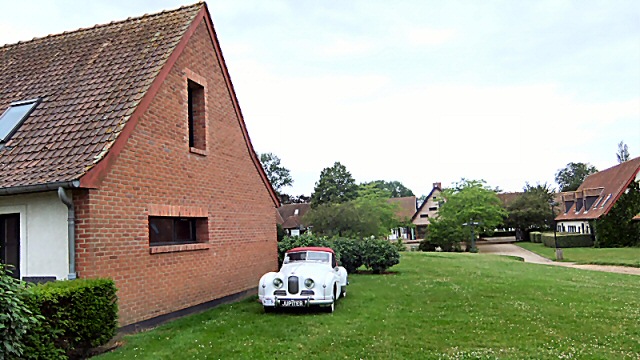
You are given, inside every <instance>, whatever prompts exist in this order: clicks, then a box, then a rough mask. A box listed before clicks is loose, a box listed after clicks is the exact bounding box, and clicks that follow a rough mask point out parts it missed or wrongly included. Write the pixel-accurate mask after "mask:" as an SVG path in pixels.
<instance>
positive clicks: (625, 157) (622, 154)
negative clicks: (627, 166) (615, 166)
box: [616, 141, 629, 164]
mask: <svg viewBox="0 0 640 360" xmlns="http://www.w3.org/2000/svg"><path fill="white" fill-rule="evenodd" d="M616 157H617V158H618V163H620V164H622V163H623V162H625V161H629V147H627V144H625V143H624V141H620V143H619V144H618V152H617V153H616Z"/></svg>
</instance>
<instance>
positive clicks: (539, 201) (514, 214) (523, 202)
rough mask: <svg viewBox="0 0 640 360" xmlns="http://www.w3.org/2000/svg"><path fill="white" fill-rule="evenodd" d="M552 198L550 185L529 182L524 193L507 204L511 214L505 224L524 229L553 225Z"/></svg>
mask: <svg viewBox="0 0 640 360" xmlns="http://www.w3.org/2000/svg"><path fill="white" fill-rule="evenodd" d="M552 200H553V192H552V190H551V186H550V185H548V184H547V183H544V184H542V185H540V184H537V185H536V186H532V185H529V183H527V184H526V185H525V187H524V193H523V194H522V195H521V196H519V197H518V198H517V199H515V200H514V201H513V202H512V203H511V204H509V205H508V206H507V211H508V213H509V216H508V217H507V219H506V220H505V225H507V226H508V227H512V228H517V229H522V230H528V229H532V228H545V227H549V226H551V223H552V221H553V214H552V212H551V207H550V205H549V203H550V202H551V201H552Z"/></svg>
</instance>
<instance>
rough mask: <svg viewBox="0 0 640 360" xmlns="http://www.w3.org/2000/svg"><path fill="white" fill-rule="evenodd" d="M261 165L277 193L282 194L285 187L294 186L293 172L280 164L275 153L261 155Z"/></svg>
mask: <svg viewBox="0 0 640 360" xmlns="http://www.w3.org/2000/svg"><path fill="white" fill-rule="evenodd" d="M260 163H261V164H262V168H263V169H264V172H265V173H266V174H267V178H268V179H269V182H270V183H271V186H273V189H274V190H275V191H276V192H277V193H280V191H281V189H282V188H283V187H285V186H290V185H291V184H293V179H292V178H291V172H290V171H289V169H287V168H286V167H284V166H282V165H281V164H280V158H279V157H277V156H276V155H274V154H273V153H264V154H260Z"/></svg>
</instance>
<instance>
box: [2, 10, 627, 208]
mask: <svg viewBox="0 0 640 360" xmlns="http://www.w3.org/2000/svg"><path fill="white" fill-rule="evenodd" d="M191 3H192V2H190V1H178V0H175V1H174V0H153V1H133V0H127V1H123V0H103V1H97V0H92V1H77V0H60V1H52V0H46V1H45V0H40V1H36V0H21V1H13V0H12V1H9V0H0V44H5V43H14V42H17V41H21V40H29V39H32V38H33V37H42V36H46V35H48V34H52V33H59V32H63V31H70V30H75V29H77V28H80V27H88V26H93V25H94V24H99V23H107V22H110V21H113V20H122V19H125V18H127V17H136V16H140V15H143V14H145V13H152V12H157V11H161V10H166V9H174V8H177V7H179V6H181V5H188V4H191ZM208 6H209V11H210V12H211V15H212V18H213V22H214V27H215V29H216V32H217V34H218V38H219V40H220V43H221V46H222V51H223V53H224V56H225V60H226V62H227V66H228V67H229V71H230V73H231V78H232V81H233V83H234V86H235V89H236V92H237V95H238V98H239V101H240V106H241V108H242V111H243V113H244V117H245V121H246V123H247V127H248V129H249V135H250V136H251V139H252V142H253V144H254V147H255V149H256V151H258V152H273V153H275V154H276V155H278V156H279V157H280V158H281V159H282V164H283V165H284V166H285V167H287V168H289V169H290V170H291V173H292V176H293V179H294V184H293V187H292V188H286V189H284V191H285V192H288V193H291V194H295V195H298V194H301V193H304V194H307V195H308V194H310V193H311V192H312V191H313V187H314V183H315V182H316V181H317V180H318V178H319V175H320V171H321V170H322V169H323V168H324V167H328V166H331V165H332V164H333V163H334V162H335V161H340V162H341V163H342V164H344V165H345V166H346V167H347V169H348V170H349V171H351V173H352V174H353V176H354V178H355V179H356V181H357V182H364V181H370V180H376V179H383V180H399V181H401V182H402V183H403V184H405V185H406V186H407V187H409V188H410V189H412V190H413V191H414V193H415V194H416V195H421V194H427V193H428V192H429V191H430V190H431V186H432V183H433V182H437V181H440V182H442V183H443V185H445V186H447V185H449V184H451V183H452V182H456V181H459V180H460V178H463V177H464V178H469V179H484V180H486V181H487V182H488V184H489V185H490V186H492V187H496V186H497V187H500V188H501V189H503V190H506V191H518V190H521V188H522V187H523V186H524V184H525V182H530V183H533V184H535V183H536V182H541V183H544V182H548V183H553V182H554V180H553V179H554V174H555V172H556V171H557V170H558V169H560V168H562V167H564V166H565V165H566V164H567V163H568V162H571V161H573V162H588V163H590V164H592V165H595V166H596V167H597V168H598V169H600V170H603V169H605V168H608V167H610V166H613V165H615V164H617V162H616V156H615V154H616V150H617V144H618V142H620V141H624V142H625V143H626V144H627V145H628V146H629V152H630V153H631V157H637V156H639V155H640V1H637V0H631V1H617V0H607V1H593V0H578V1H562V0H551V1H476V0H468V1H425V0H417V1H371V0H365V1H345V0H335V1H327V0H325V1H300V0H296V1H294V0H291V1H262V0H261V1H257V0H256V1H236V0H218V1H209V2H208ZM554 186H555V184H554Z"/></svg>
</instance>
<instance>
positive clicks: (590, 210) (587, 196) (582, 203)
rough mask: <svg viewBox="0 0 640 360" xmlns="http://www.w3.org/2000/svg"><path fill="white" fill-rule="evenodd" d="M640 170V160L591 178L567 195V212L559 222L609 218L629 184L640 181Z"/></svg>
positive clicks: (627, 162) (563, 207) (612, 168)
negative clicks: (608, 215) (607, 216)
mask: <svg viewBox="0 0 640 360" xmlns="http://www.w3.org/2000/svg"><path fill="white" fill-rule="evenodd" d="M639 170H640V157H637V158H635V159H631V160H629V161H626V162H623V163H622V164H618V165H616V166H614V167H611V168H608V169H606V170H602V171H600V172H597V173H595V174H592V175H589V176H588V177H587V178H586V179H585V180H584V182H583V183H582V185H580V187H579V188H578V190H576V191H575V192H565V193H563V202H562V203H561V204H560V206H561V207H562V210H563V212H561V213H560V215H558V216H557V217H556V220H557V221H563V220H592V219H597V218H599V217H600V216H602V215H605V214H607V213H608V212H609V210H611V208H612V207H613V205H614V204H615V203H616V201H618V198H620V196H621V195H622V194H623V193H624V191H625V190H626V189H627V187H629V184H631V182H632V181H634V180H637V177H638V171H639Z"/></svg>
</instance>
